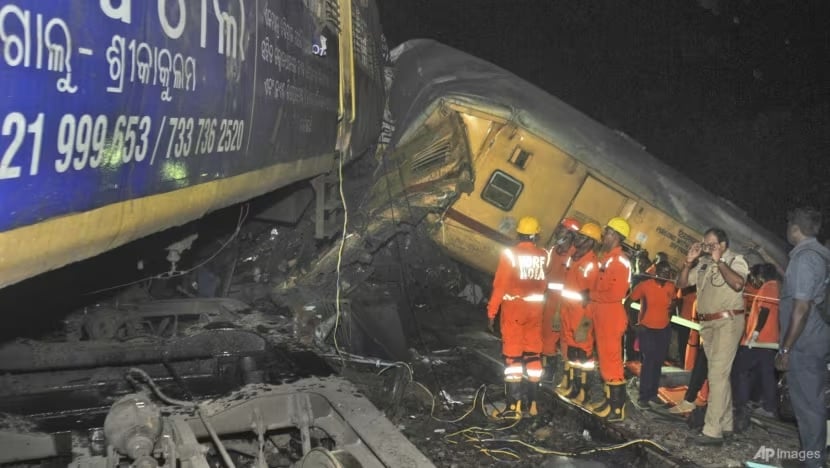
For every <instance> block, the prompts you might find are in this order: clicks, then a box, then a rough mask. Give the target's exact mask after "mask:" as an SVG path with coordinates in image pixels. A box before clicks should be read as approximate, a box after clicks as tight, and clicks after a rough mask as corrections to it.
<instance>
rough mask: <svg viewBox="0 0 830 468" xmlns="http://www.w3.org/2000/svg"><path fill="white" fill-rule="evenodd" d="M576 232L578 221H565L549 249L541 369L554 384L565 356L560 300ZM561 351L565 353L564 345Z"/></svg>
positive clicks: (566, 219) (557, 228) (544, 376)
mask: <svg viewBox="0 0 830 468" xmlns="http://www.w3.org/2000/svg"><path fill="white" fill-rule="evenodd" d="M577 231H579V221H577V220H575V219H573V218H565V219H563V220H562V221H561V222H560V223H559V226H557V227H556V230H555V231H554V232H553V245H552V246H551V248H550V264H549V266H548V270H547V278H548V291H547V294H546V297H545V308H544V311H543V313H542V367H543V369H544V370H545V373H544V375H543V378H544V379H545V380H547V381H549V382H551V383H553V382H555V381H556V380H555V378H556V377H555V376H556V374H557V373H560V369H562V356H561V355H560V353H559V348H560V333H561V328H562V312H561V304H560V299H561V298H562V296H561V293H562V287H563V281H564V280H565V263H566V262H567V261H568V259H569V258H571V255H573V253H574V250H575V248H574V247H573V244H574V239H575V238H576V233H577ZM561 348H562V350H563V351H564V350H565V344H564V343H562V344H561Z"/></svg>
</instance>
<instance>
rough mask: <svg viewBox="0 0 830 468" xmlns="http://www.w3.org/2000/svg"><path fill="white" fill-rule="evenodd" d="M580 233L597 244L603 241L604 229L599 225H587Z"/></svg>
mask: <svg viewBox="0 0 830 468" xmlns="http://www.w3.org/2000/svg"><path fill="white" fill-rule="evenodd" d="M579 233H580V234H582V235H584V236H585V237H587V238H589V239H593V240H595V241H597V242H600V240H601V239H602V228H600V227H599V224H595V223H585V225H584V226H582V229H580V230H579Z"/></svg>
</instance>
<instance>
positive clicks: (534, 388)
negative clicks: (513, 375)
mask: <svg viewBox="0 0 830 468" xmlns="http://www.w3.org/2000/svg"><path fill="white" fill-rule="evenodd" d="M524 384H525V387H524V389H525V391H524V396H525V399H526V401H527V403H526V404H525V405H524V406H523V408H524V410H525V411H527V414H528V415H530V416H536V415H537V414H539V408H538V406H537V403H536V400H537V393H538V391H539V382H530V381H528V380H525V381H524Z"/></svg>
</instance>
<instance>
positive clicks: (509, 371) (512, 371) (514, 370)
mask: <svg viewBox="0 0 830 468" xmlns="http://www.w3.org/2000/svg"><path fill="white" fill-rule="evenodd" d="M509 375H518V376H519V377H521V376H522V365H521V364H519V365H518V366H517V365H510V366H507V367H505V368H504V376H505V377H507V376H509Z"/></svg>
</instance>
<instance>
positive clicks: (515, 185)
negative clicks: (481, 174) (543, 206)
mask: <svg viewBox="0 0 830 468" xmlns="http://www.w3.org/2000/svg"><path fill="white" fill-rule="evenodd" d="M522 188H524V184H522V183H521V182H520V181H519V180H518V179H515V178H513V177H511V176H509V175H507V174H506V173H504V172H502V171H495V172H493V175H492V176H490V180H489V181H488V182H487V185H486V186H485V187H484V190H483V191H482V192H481V198H483V199H484V200H486V201H488V202H490V203H492V204H493V205H496V206H497V207H499V208H501V209H502V210H504V211H510V209H511V208H513V204H515V203H516V200H517V199H518V198H519V194H520V193H522Z"/></svg>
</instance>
